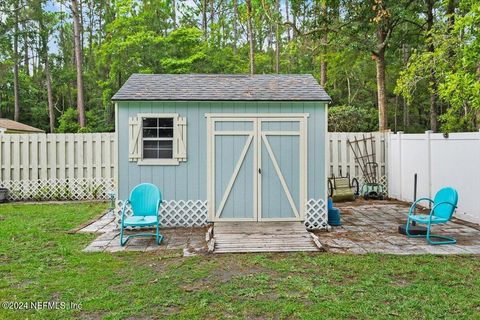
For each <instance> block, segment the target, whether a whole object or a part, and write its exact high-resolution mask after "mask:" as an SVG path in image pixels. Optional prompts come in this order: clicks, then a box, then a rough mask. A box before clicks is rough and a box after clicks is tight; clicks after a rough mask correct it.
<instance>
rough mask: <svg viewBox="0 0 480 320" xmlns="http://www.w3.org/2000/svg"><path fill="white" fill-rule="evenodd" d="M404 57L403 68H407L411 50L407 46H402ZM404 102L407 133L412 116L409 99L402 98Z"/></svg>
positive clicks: (404, 125)
mask: <svg viewBox="0 0 480 320" xmlns="http://www.w3.org/2000/svg"><path fill="white" fill-rule="evenodd" d="M402 57H403V66H404V67H406V66H407V64H408V59H409V50H408V46H407V45H406V44H402ZM402 101H403V130H404V131H405V130H406V129H407V127H408V126H409V125H410V116H409V109H408V103H407V99H405V98H402Z"/></svg>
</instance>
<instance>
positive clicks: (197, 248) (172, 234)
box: [78, 213, 207, 256]
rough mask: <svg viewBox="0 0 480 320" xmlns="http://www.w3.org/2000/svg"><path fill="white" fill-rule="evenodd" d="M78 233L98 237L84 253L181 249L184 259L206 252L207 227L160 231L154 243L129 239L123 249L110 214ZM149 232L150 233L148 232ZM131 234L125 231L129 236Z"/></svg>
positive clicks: (140, 238)
mask: <svg viewBox="0 0 480 320" xmlns="http://www.w3.org/2000/svg"><path fill="white" fill-rule="evenodd" d="M78 232H85V233H97V234H100V235H99V236H98V237H97V238H96V239H95V240H94V241H93V242H92V243H90V244H89V245H88V246H87V247H86V248H85V249H84V250H83V251H85V252H119V251H162V250H183V254H184V255H185V256H188V255H195V254H196V253H199V252H206V250H207V246H206V241H205V234H206V232H207V228H162V229H161V232H160V233H161V234H162V235H163V241H162V243H161V245H158V244H156V243H155V237H153V236H152V237H138V238H132V239H130V240H129V241H128V242H127V244H126V245H125V246H123V247H122V246H120V239H119V229H117V228H116V224H115V221H114V216H113V215H112V214H111V213H107V214H105V215H103V216H102V217H101V218H100V219H98V220H97V221H95V222H93V223H91V224H89V225H87V226H86V227H84V228H82V229H80V230H79V231H78ZM147 232H151V231H147ZM129 233H131V232H128V231H127V232H126V233H125V234H126V235H128V234H129Z"/></svg>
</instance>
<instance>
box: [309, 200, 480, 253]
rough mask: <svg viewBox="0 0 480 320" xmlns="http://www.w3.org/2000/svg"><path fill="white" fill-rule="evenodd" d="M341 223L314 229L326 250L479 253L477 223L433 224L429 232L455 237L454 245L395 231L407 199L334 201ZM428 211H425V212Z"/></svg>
mask: <svg viewBox="0 0 480 320" xmlns="http://www.w3.org/2000/svg"><path fill="white" fill-rule="evenodd" d="M335 206H336V207H337V208H339V209H340V211H341V215H342V224H343V225H342V226H340V227H333V228H332V230H331V231H330V232H325V231H319V232H316V234H317V235H318V237H319V238H320V241H321V242H322V244H323V245H324V246H325V248H326V250H327V251H329V252H336V253H353V254H363V253H386V254H404V255H405V254H425V253H430V254H480V225H477V224H474V223H469V222H465V221H462V220H459V219H455V218H453V219H452V221H450V222H449V223H447V224H443V225H436V226H433V228H432V230H433V233H438V234H443V235H449V236H452V237H454V238H455V239H457V244H455V245H435V246H432V245H429V244H428V243H427V242H426V240H425V239H424V238H407V237H406V236H404V235H402V234H399V233H398V231H397V230H398V226H399V225H400V224H405V222H406V217H407V213H408V209H409V204H408V203H403V202H397V201H375V202H367V201H363V200H357V201H356V202H347V203H336V204H335ZM427 213H428V212H427Z"/></svg>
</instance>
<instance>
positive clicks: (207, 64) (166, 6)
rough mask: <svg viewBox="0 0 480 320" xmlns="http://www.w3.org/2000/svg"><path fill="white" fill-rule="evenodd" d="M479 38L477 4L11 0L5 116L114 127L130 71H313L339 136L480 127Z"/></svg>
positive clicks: (1, 44) (2, 50) (443, 0)
mask: <svg viewBox="0 0 480 320" xmlns="http://www.w3.org/2000/svg"><path fill="white" fill-rule="evenodd" d="M479 28H480V2H479V1H478V0H416V1H414V0H365V1H364V0H307V1H304V0H185V1H182V0H149V1H139V0H102V1H96V0H61V1H52V0H48V1H47V0H35V1H32V0H3V1H1V2H0V36H1V38H0V117H3V118H10V119H15V120H17V121H21V122H24V123H27V124H30V125H32V126H35V127H39V128H42V129H44V130H45V131H47V132H88V131H111V130H113V126H114V120H113V119H114V106H113V104H112V102H111V101H110V99H111V97H112V95H113V94H114V93H115V92H116V91H117V90H118V89H119V88H120V86H121V85H122V84H123V83H124V82H125V81H126V80H127V79H128V77H129V76H130V75H131V74H132V73H252V74H263V73H311V74H313V75H314V76H315V77H316V78H317V79H318V81H319V83H320V84H321V85H322V86H324V87H325V88H326V90H327V92H328V93H329V94H330V96H331V97H332V100H333V101H332V104H331V107H330V111H329V118H330V122H329V129H330V130H331V131H373V130H386V129H390V130H394V131H399V130H403V131H405V132H422V131H424V130H428V129H431V130H433V131H449V132H452V131H472V130H478V128H479V125H480V38H479ZM185 85H186V86H188V84H185Z"/></svg>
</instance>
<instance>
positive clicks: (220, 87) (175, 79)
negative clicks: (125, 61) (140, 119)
mask: <svg viewBox="0 0 480 320" xmlns="http://www.w3.org/2000/svg"><path fill="white" fill-rule="evenodd" d="M112 100H114V101H119V100H129V101H130V100H179V101H182V100H224V101H225V100H253V101H254V100H263V101H275V100H276V101H290V100H297V101H330V100H331V99H330V97H329V96H328V94H327V93H326V92H325V90H324V89H323V88H322V87H321V86H320V85H319V84H318V82H317V81H316V80H315V78H314V77H313V76H312V75H310V74H278V75H277V74H275V75H253V76H251V75H224V74H132V75H131V76H130V78H129V79H128V80H127V81H126V82H125V84H124V85H123V86H122V87H121V88H120V90H119V91H118V92H117V93H116V94H115V95H114V96H113V97H112Z"/></svg>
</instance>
